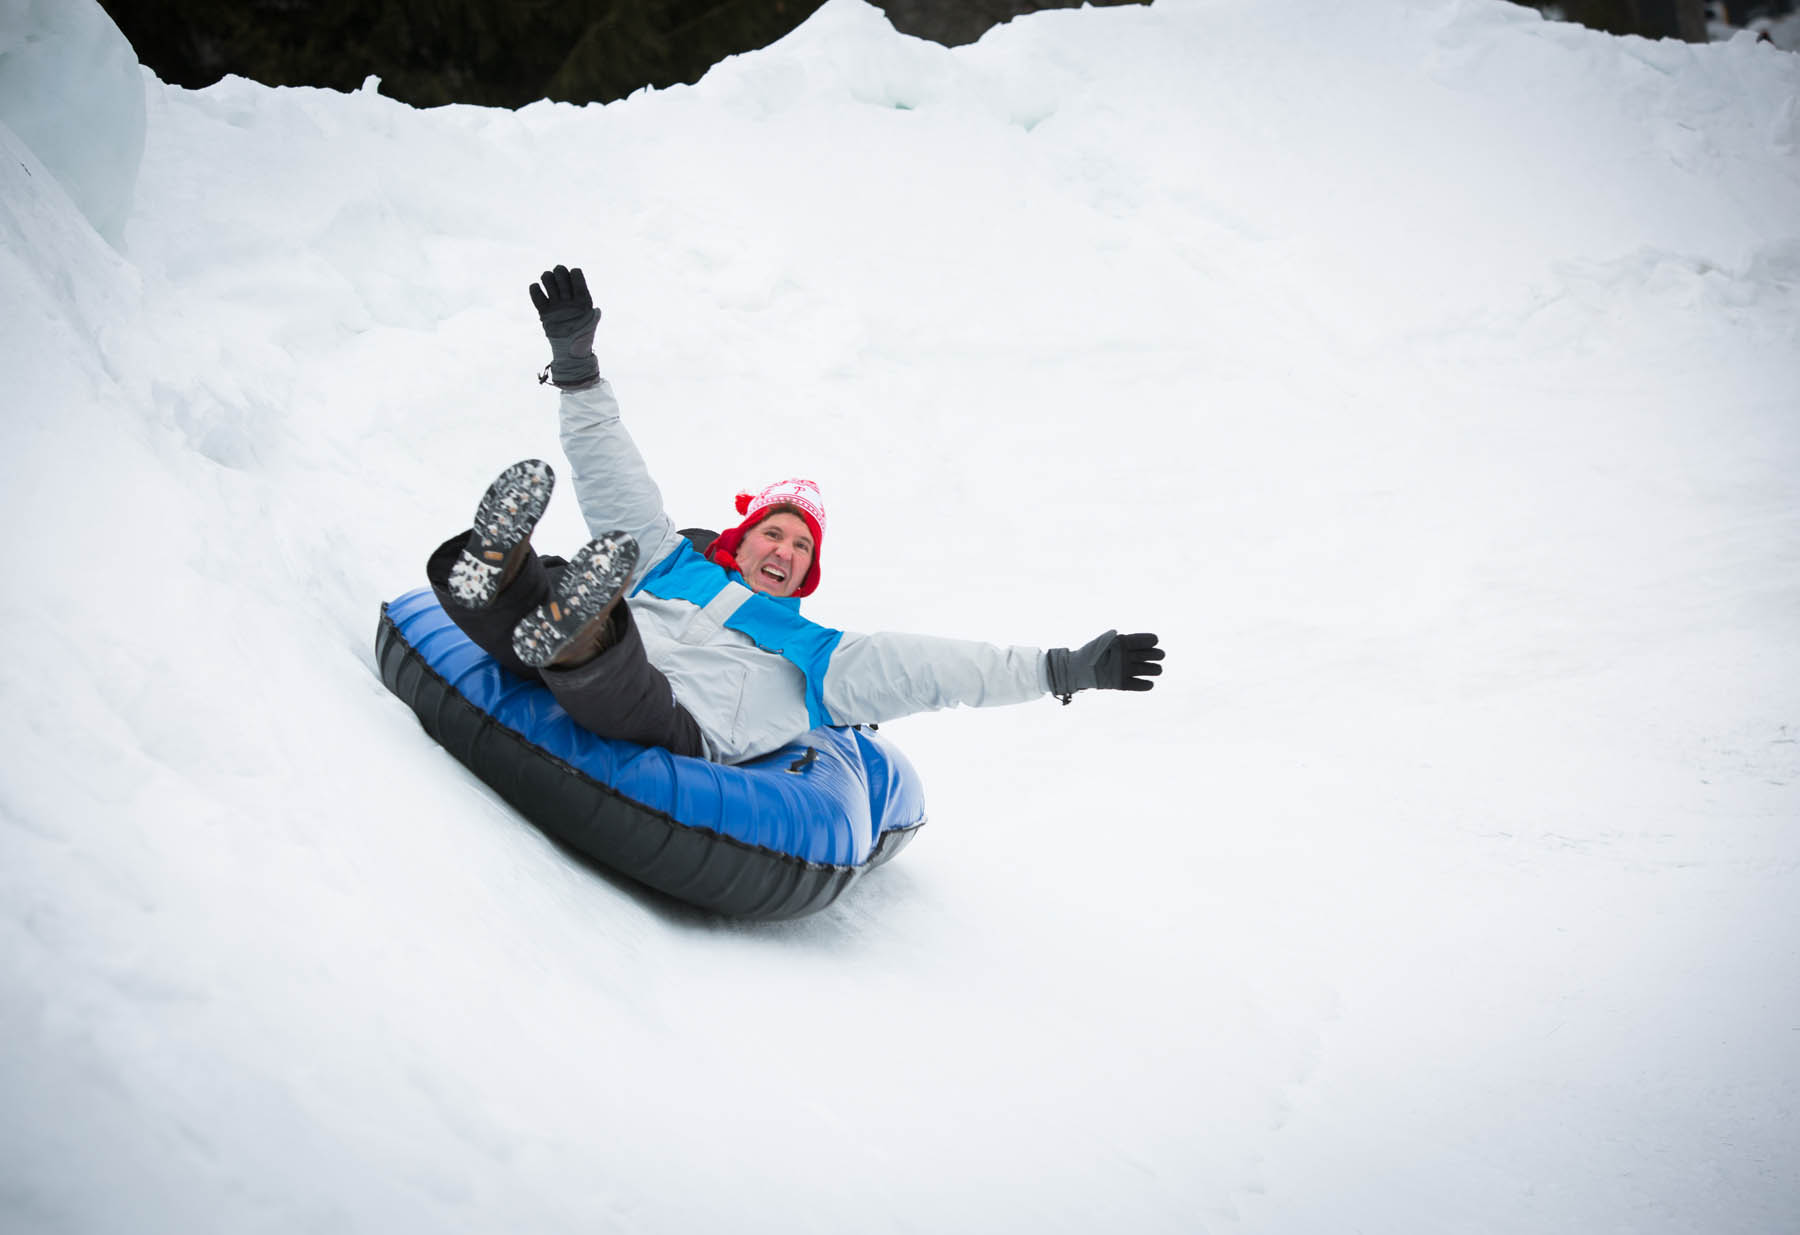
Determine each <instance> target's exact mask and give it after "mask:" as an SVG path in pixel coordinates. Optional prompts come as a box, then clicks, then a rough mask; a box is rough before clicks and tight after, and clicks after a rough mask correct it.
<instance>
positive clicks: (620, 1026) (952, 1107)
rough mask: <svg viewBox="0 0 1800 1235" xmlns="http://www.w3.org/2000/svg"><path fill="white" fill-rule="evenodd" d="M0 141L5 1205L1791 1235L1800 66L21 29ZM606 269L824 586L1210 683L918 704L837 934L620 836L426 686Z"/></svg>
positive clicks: (39, 1223)
mask: <svg viewBox="0 0 1800 1235" xmlns="http://www.w3.org/2000/svg"><path fill="white" fill-rule="evenodd" d="M0 121H3V122H4V124H3V125H0V143H3V145H4V149H3V150H0V154H3V155H4V157H3V158H0V286H4V288H5V293H4V296H0V373H3V374H4V388H5V391H6V393H5V396H4V399H3V400H0V402H3V405H4V412H3V416H0V460H3V462H0V467H3V468H4V471H3V473H0V475H3V477H4V484H3V485H0V521H3V525H4V526H6V527H9V528H11V529H12V531H11V533H9V543H8V556H9V558H10V561H11V563H12V569H11V571H10V573H9V576H8V582H7V584H6V586H5V588H4V590H0V634H3V635H4V638H5V642H6V644H7V646H8V648H9V649H10V654H9V655H8V656H7V658H6V660H5V663H4V665H0V1040H4V1042H5V1043H6V1049H5V1052H4V1064H0V1112H3V1114H0V1229H4V1230H6V1231H7V1232H13V1231H17V1232H32V1233H37V1232H84V1233H86V1232H115V1231H133V1232H177V1231H179V1232H192V1231H230V1232H233V1233H234V1235H235V1233H238V1232H254V1231H266V1232H283V1233H285V1232H300V1231H331V1232H392V1231H462V1232H489V1231H556V1232H577V1231H579V1232H593V1231H612V1230H618V1231H643V1232H678V1231H680V1232H685V1231H700V1230H722V1231H770V1232H774V1231H781V1232H792V1231H819V1232H826V1231H829V1232H841V1231H895V1232H898V1231H968V1232H995V1231H1020V1232H1043V1231H1066V1232H1087V1231H1093V1230H1099V1229H1108V1230H1119V1231H1131V1232H1152V1231H1154V1232H1183V1233H1188V1232H1195V1231H1234V1230H1242V1231H1251V1232H1259V1233H1260V1232H1281V1233H1293V1235H1301V1233H1307V1235H1311V1233H1315V1232H1320V1231H1370V1232H1420V1233H1432V1235H1435V1233H1438V1232H1447V1231H1459V1232H1495V1233H1506V1235H1510V1233H1515V1232H1533V1233H1545V1232H1568V1233H1569V1235H1592V1233H1593V1232H1603V1231H1604V1232H1657V1233H1661V1232H1693V1233H1695V1235H1736V1233H1742V1235H1769V1233H1771V1232H1781V1231H1793V1230H1795V1229H1796V1226H1795V1224H1796V1217H1795V1215H1796V1214H1800V1172H1796V1170H1795V1163H1796V1162H1800V1121H1797V1115H1800V1111H1797V1110H1796V1106H1797V1104H1800V945H1797V943H1796V936H1797V933H1800V931H1797V928H1800V908H1797V905H1800V897H1797V896H1796V890H1797V889H1796V880H1797V877H1800V58H1797V57H1796V56H1794V55H1792V54H1789V53H1787V52H1784V51H1781V50H1779V49H1777V48H1774V47H1770V46H1768V45H1766V44H1765V45H1757V44H1756V43H1755V42H1754V40H1753V37H1752V36H1750V35H1747V34H1746V35H1740V36H1738V37H1737V38H1735V39H1733V40H1732V41H1730V42H1726V43H1722V44H1715V45H1711V46H1703V47H1693V46H1686V45H1681V44H1676V43H1655V44H1653V43H1649V42H1645V41H1643V40H1640V39H1618V38H1612V37H1608V36H1605V35H1601V34H1597V33H1594V32H1591V31H1587V30H1583V29H1581V28H1578V27H1575V26H1571V25H1567V24H1562V23H1554V22H1547V21H1544V20H1542V19H1540V18H1539V17H1538V16H1537V15H1536V14H1535V13H1533V12H1532V11H1530V10H1527V9H1522V8H1517V7H1513V6H1510V5H1507V4H1503V3H1498V2H1497V0H1493V2H1490V0H1368V2H1366V3H1360V4H1356V5H1344V4H1339V3H1337V2H1336V0H1293V2H1291V3H1286V4H1282V5H1272V4H1258V3H1254V2H1252V0H1185V2H1181V0H1159V3H1157V4H1156V5H1155V6H1154V7H1151V8H1148V9H1143V8H1108V9H1100V10H1084V11H1059V12H1046V13H1041V14H1038V15H1036V16H1033V17H1030V18H1026V19H1021V20H1019V21H1016V22H1013V23H1012V24H1011V25H1008V26H1005V27H1002V28H999V29H997V30H995V31H993V32H992V33H991V34H989V35H988V36H987V37H986V38H984V39H983V40H982V41H981V42H979V43H977V44H975V45H973V46H970V47H966V48H961V49H958V50H954V51H952V50H946V49H944V48H941V47H938V46H936V45H933V44H929V43H924V42H919V41H915V40H912V39H908V38H905V37H902V36H900V35H897V34H896V33H894V32H893V31H892V29H891V28H889V27H888V25H887V24H886V22H885V20H884V19H883V18H882V17H881V15H880V14H879V12H878V11H877V10H875V9H874V8H872V7H869V6H868V5H866V4H863V3H861V2H860V0H830V3H828V4H827V5H826V6H825V7H824V8H823V9H822V10H820V11H819V13H818V14H817V15H816V16H815V17H814V18H813V19H812V20H810V21H809V22H808V23H807V24H806V25H805V26H803V27H802V28H801V29H800V30H798V31H797V32H795V33H794V34H793V35H792V36H791V37H789V38H787V39H785V40H783V41H782V42H780V43H778V44H777V45H775V46H774V47H771V48H768V49H766V50H764V51H761V52H758V53H755V54H753V55H748V56H744V57H740V58H737V59H735V60H732V61H728V62H726V63H725V64H723V65H721V66H719V67H718V68H716V69H715V70H714V71H713V72H712V73H711V74H709V75H708V76H707V77H706V78H705V80H703V81H702V82H701V83H700V84H699V85H697V86H695V87H692V88H678V89H673V90H668V91H664V92H661V93H641V94H639V95H636V96H634V97H633V98H631V99H628V100H626V101H623V102H620V103H616V104H613V105H610V106H606V107H598V106H594V107H586V108H577V107H571V106H553V105H549V104H538V105H534V106H531V107H527V108H524V109H521V110H519V111H517V112H505V111H490V110H481V109H476V108H470V107H450V108H443V109H439V110H434V111H416V110H413V109H410V108H408V107H405V106H402V105H400V104H398V103H395V102H393V101H391V100H388V99H385V98H383V97H382V96H381V95H380V93H379V91H378V89H377V88H376V86H375V84H374V83H371V84H370V85H369V86H367V87H365V88H364V89H363V90H361V91H358V92H356V93H354V94H348V95H345V94H336V93H332V92H328V91H320V90H308V89H267V88H264V87H261V86H257V85H254V84H251V83H248V82H245V81H242V80H227V81H225V82H222V83H220V84H219V85H217V86H214V87H212V88H210V89H207V90H202V91H187V90H181V89H177V88H173V87H169V86H165V85H163V84H162V83H160V82H158V81H157V80H156V79H155V78H154V77H152V76H150V75H149V74H147V73H143V72H141V71H139V70H138V69H137V67H136V61H135V57H133V56H132V55H131V53H130V50H129V48H128V47H126V46H125V45H124V43H123V40H122V39H120V38H119V36H118V35H117V32H116V31H115V30H113V29H112V28H111V26H110V23H108V22H107V21H106V20H105V18H104V17H102V16H101V15H100V12H99V10H98V9H97V8H95V7H93V6H92V5H91V4H88V3H86V0H51V2H47V3H46V2H42V0H37V2H33V3H23V4H13V5H9V6H6V7H5V8H4V9H0ZM140 152H141V164H140V162H139V154H140ZM557 261H565V262H570V263H574V264H580V265H583V266H585V267H586V269H587V270H588V272H589V277H590V280H591V282H592V283H593V284H594V286H595V287H596V288H597V290H598V294H599V297H600V299H601V301H602V303H603V305H604V307H605V310H606V318H605V321H604V322H603V323H602V327H601V334H600V340H599V348H600V352H601V356H602V363H603V366H604V368H605V371H606V372H607V373H608V374H609V376H610V377H611V378H612V379H613V381H614V383H615V386H616V388H617V389H618V391H619V393H620V396H621V398H622V399H623V401H624V403H625V406H626V412H627V416H628V419H629V421H630V423H631V425H632V426H633V429H634V431H635V432H636V434H637V436H638V438H639V441H640V442H641V444H642V445H643V447H644V448H645V451H646V453H647V455H648V456H649V458H650V460H651V462H652V464H653V466H654V467H655V469H656V471H657V473H658V474H659V477H660V479H661V480H662V482H663V486H664V489H665V492H666V494H667V495H668V497H669V499H670V503H671V507H672V509H673V510H674V511H675V512H676V513H677V517H678V518H680V519H681V520H683V521H684V522H693V523H709V524H713V525H717V524H719V523H720V522H722V521H723V520H725V519H727V518H729V517H730V507H729V499H730V495H731V494H732V493H733V492H735V491H736V488H737V487H739V486H742V485H748V484H751V483H758V484H760V483H763V482H766V481H768V480H770V479H774V478H776V477H779V476H785V475H792V474H796V473H798V474H806V475H811V476H814V477H817V478H818V479H819V480H820V481H821V483H822V484H823V485H824V486H825V493H826V498H827V501H828V503H829V505H830V509H831V515H832V522H831V544H830V546H829V549H828V552H827V553H826V555H825V561H826V566H827V570H826V585H825V587H824V588H823V589H822V590H821V592H820V594H819V595H818V596H816V597H815V598H813V600H811V601H809V602H808V609H809V612H810V613H812V614H813V615H814V616H815V617H817V618H819V619H821V620H823V621H826V622H828V623H830V624H833V625H838V626H844V627H849V628H852V629H871V628H891V629H911V630H923V631H932V632H938V633H944V634H954V635H964V636H973V637H983V638H991V639H995V640H998V641H1002V642H1021V643H1035V644H1041V645H1054V644H1071V643H1074V642H1078V641H1081V640H1085V639H1086V638H1088V637H1089V636H1091V635H1093V634H1094V633H1096V632H1098V631H1100V630H1102V629H1104V628H1106V627H1108V626H1115V625H1116V626H1121V627H1125V628H1128V629H1131V628H1136V629H1152V630H1156V631H1158V632H1159V633H1160V634H1161V635H1162V637H1163V640H1164V643H1165V645H1166V646H1167V647H1168V649H1169V656H1170V659H1169V662H1168V665H1169V672H1168V675H1167V676H1166V677H1164V678H1163V679H1162V685H1161V686H1160V688H1159V689H1158V690H1156V691H1155V692H1154V693H1153V694H1151V695H1149V696H1145V697H1136V696H1124V695H1101V696H1093V695H1090V696H1083V697H1082V698H1080V699H1078V700H1077V701H1076V704H1075V706H1072V707H1069V708H1061V707H1058V706H1057V705H1056V704H1054V703H1052V702H1048V701H1046V702H1044V703H1042V704H1039V705H1035V706H1029V707H1023V708H1016V709H1010V710H1004V711H990V712H958V713H951V714H940V715H935V716H926V717H918V718H914V719H911V720H908V721H904V722H900V723H897V724H894V725H892V726H891V727H889V728H888V730H887V732H888V733H889V734H890V735H891V736H892V737H894V738H895V739H896V740H897V741H898V742H899V744H900V745H902V746H903V747H904V749H905V750H906V751H907V752H908V753H909V754H910V755H911V756H912V758H913V760H914V762H915V763H916V764H917V765H918V766H919V768H920V770H921V772H922V773H923V775H924V777H925V780H926V785H927V788H928V793H929V803H930V808H931V812H932V823H931V825H930V826H929V827H928V828H927V830H926V831H925V833H924V834H923V835H922V836H921V838H920V840H919V841H918V842H917V843H916V844H914V845H913V846H912V847H911V848H910V849H908V850H907V852H906V853H905V854H904V855H903V856H902V857H901V858H900V859H899V860H897V861H896V862H895V863H894V864H893V865H891V866H889V867H887V868H884V869H883V870H881V871H880V872H878V873H876V874H874V875H872V876H870V877H869V878H868V879H866V880H864V881H863V882H862V883H860V884H859V885H858V886H857V887H856V888H855V889H853V891H852V893H851V894H850V895H849V896H847V897H846V898H845V899H844V900H843V901H841V902H840V903H839V904H838V905H837V906H835V907H833V908H832V909H830V910H829V911H827V912H825V913H823V914H821V915H819V916H817V917H814V918H810V919H807V920H804V921H801V922H797V923H791V924H784V925H776V926H756V927H749V926H744V925H734V924H730V923H724V922H719V921H714V920H711V919H707V918H704V917H701V916H698V915H695V914H691V913H688V912H685V911H682V910H680V909H678V908H674V907H671V906H670V905H669V904H668V903H667V902H665V901H662V900H660V899H657V898H653V897H650V896H648V895H646V894H643V893H640V892H638V891H636V890H634V889H633V888H632V887H630V886H629V885H626V884H624V883H622V882H620V881H616V880H612V879H608V878H606V877H604V876H601V875H597V874H595V873H593V872H591V871H590V870H588V869H586V868H583V867H582V866H580V865H578V864H576V863H574V862H572V861H571V860H570V859H569V858H568V857H566V856H565V855H564V854H562V853H561V852H560V851H558V850H557V849H556V848H554V847H553V846H552V845H550V844H549V843H548V842H546V841H545V840H543V839H542V838H541V837H540V836H539V835H538V834H537V833H536V832H534V831H533V830H532V829H531V828H530V827H528V826H527V825H525V824H524V823H522V822H521V821H520V820H519V819H518V818H517V817H516V816H514V815H513V814H512V813H511V812H510V811H509V810H508V809H507V808H506V807H505V806H503V805H502V804H500V803H499V802H498V800H497V799H496V798H495V797H494V796H493V795H492V794H491V793H489V792H488V791H487V790H486V789H485V788H483V787H482V786H481V785H480V784H478V783H477V782H475V781H474V780H472V778H471V777H470V776H468V775H467V774H466V773H465V772H463V770H462V769H461V768H460V767H459V765H457V764H456V763H455V762H454V761H453V760H451V759H450V758H449V757H448V756H447V755H445V754H443V753H442V752H441V751H439V750H438V749H436V748H435V747H434V746H433V745H432V744H431V743H430V742H429V741H428V740H427V739H426V738H425V736H424V735H423V734H422V733H421V731H420V729H419V726H418V725H417V723H416V722H415V721H414V719H413V717H412V715H411V713H410V712H408V711H407V710H406V709H405V707H403V706H402V705H401V704H400V703H398V702H397V701H396V700H394V699H393V698H392V697H390V696H389V695H388V694H387V693H386V692H385V691H384V690H383V689H382V687H381V684H380V682H379V681H378V680H377V679H376V676H375V674H374V672H373V668H372V651H371V642H372V636H373V633H374V628H375V622H376V614H377V609H378V606H379V604H380V602H381V601H382V600H384V599H387V598H391V597H392V596H395V595H398V594H399V593H401V592H403V591H406V590H409V589H410V588H412V587H414V586H417V585H418V584H419V583H420V581H421V577H422V566H423V558H424V554H425V552H426V551H427V549H428V548H429V547H431V546H432V545H434V544H435V543H436V542H437V541H438V540H439V539H440V538H441V537H443V536H444V535H446V534H448V533H449V532H450V531H452V530H454V529H455V528H456V527H457V526H458V525H459V524H461V523H463V522H465V521H466V520H467V519H468V517H469V514H470V512H471V511H472V509H473V504H474V502H475V500H476V498H477V497H478V496H479V494H480V492H481V489H482V486H483V485H484V484H485V483H486V482H487V480H488V479H489V478H490V477H491V475H492V474H493V473H494V471H495V470H496V469H497V468H498V467H500V466H501V465H503V464H505V463H508V462H510V461H512V460H514V459H517V458H521V457H524V456H527V455H532V454H540V455H543V456H544V457H547V458H556V457H558V456H557V454H556V452H557V449H558V447H557V441H556V435H555V398H554V395H553V394H551V393H550V392H548V391H546V390H544V389H541V388H539V387H538V386H537V385H536V383H535V381H534V377H533V375H534V371H535V369H536V368H537V366H538V365H539V364H541V363H542V362H543V360H544V358H545V354H546V349H545V347H544V345H543V342H542V339H541V336H540V334H539V331H538V326H537V322H536V319H535V316H534V315H533V314H532V312H531V309H530V306H529V303H528V301H527V299H526V296H525V288H526V285H527V284H528V283H529V282H530V281H531V279H532V278H533V277H535V275H536V274H537V272H538V271H540V270H541V269H543V268H544V267H545V266H547V265H549V264H551V263H554V262H557ZM582 535H583V532H582V528H581V525H580V521H579V518H578V516H577V514H576V511H575V509H574V502H573V500H572V498H570V497H569V495H567V494H566V493H565V494H563V495H562V496H561V497H560V498H559V499H558V501H557V503H556V504H555V505H554V506H553V509H552V512H551V515H550V517H549V519H548V520H547V521H546V524H545V526H544V528H543V530H542V531H541V533H540V538H539V541H540V544H543V545H545V546H547V547H549V548H551V549H558V548H561V549H566V548H568V547H570V546H572V545H574V544H576V543H578V542H579V539H580V538H581V537H582Z"/></svg>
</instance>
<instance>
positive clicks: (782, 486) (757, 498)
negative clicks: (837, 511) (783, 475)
mask: <svg viewBox="0 0 1800 1235" xmlns="http://www.w3.org/2000/svg"><path fill="white" fill-rule="evenodd" d="M772 506H793V507H795V508H797V509H799V510H804V511H805V512H806V513H807V514H809V515H811V516H812V520H813V522H814V523H816V524H818V525H819V535H820V537H821V538H822V537H823V536H824V535H825V499H824V498H823V497H821V496H820V495H819V486H818V485H816V484H814V483H813V482H812V481H810V480H804V479H802V478H800V477H797V476H796V477H794V478H792V479H790V480H778V481H776V482H775V483H774V484H772V485H770V486H769V487H768V488H766V489H763V490H762V491H761V492H759V493H740V494H738V495H737V508H738V513H739V514H740V515H744V516H745V517H746V518H748V519H754V518H755V517H756V516H757V515H758V514H759V513H761V512H762V511H765V510H768V509H769V508H770V507H772Z"/></svg>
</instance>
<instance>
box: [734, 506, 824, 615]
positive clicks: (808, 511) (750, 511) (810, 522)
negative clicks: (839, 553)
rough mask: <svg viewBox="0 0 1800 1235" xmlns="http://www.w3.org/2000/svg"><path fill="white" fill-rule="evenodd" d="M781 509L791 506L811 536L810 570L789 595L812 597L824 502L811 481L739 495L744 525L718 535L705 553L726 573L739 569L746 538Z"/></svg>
mask: <svg viewBox="0 0 1800 1235" xmlns="http://www.w3.org/2000/svg"><path fill="white" fill-rule="evenodd" d="M780 506H791V507H793V508H794V509H795V510H797V511H799V512H800V519H801V522H803V523H805V524H806V530H807V531H809V532H811V533H812V539H813V560H812V566H811V568H810V569H808V570H807V572H806V578H804V579H802V580H801V581H800V586H799V587H797V588H795V589H794V591H793V593H792V594H793V595H794V596H811V595H812V593H813V589H814V588H816V587H818V586H819V559H820V557H821V556H822V555H823V553H824V550H825V502H824V499H823V498H821V497H820V496H819V486H818V485H816V484H814V483H813V482H812V481H810V480H802V479H800V478H799V477H795V478H794V479H792V480H778V481H776V482H775V483H774V484H772V485H770V486H769V487H768V488H766V489H763V490H761V491H760V492H757V493H740V494H738V495H737V511H738V513H739V514H740V515H743V516H744V521H743V522H742V523H740V524H738V525H737V526H736V527H734V528H731V529H729V530H728V531H724V532H720V533H719V538H718V539H717V540H715V541H713V543H712V547H711V548H710V549H709V550H708V556H709V557H711V558H712V560H713V561H715V562H717V563H718V564H719V565H721V566H723V567H725V569H727V570H736V569H738V564H737V551H738V546H739V545H741V544H743V543H744V536H745V534H746V533H747V532H749V530H750V529H751V528H753V527H755V526H756V525H757V524H758V523H761V522H762V521H763V520H764V519H765V518H767V517H768V515H769V513H770V512H771V511H773V510H775V509H776V508H777V507H780Z"/></svg>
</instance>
